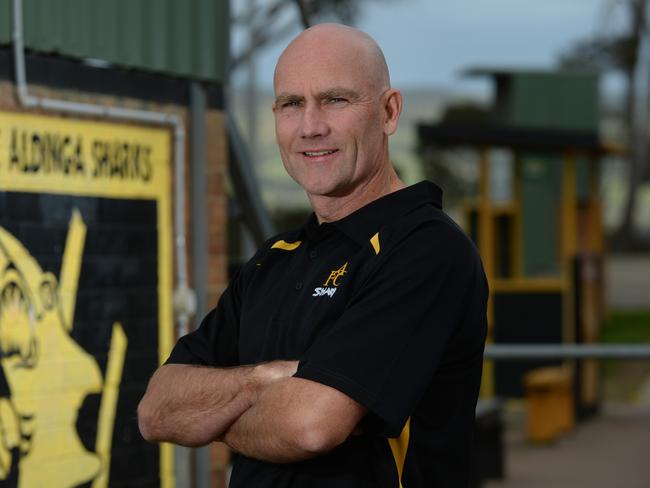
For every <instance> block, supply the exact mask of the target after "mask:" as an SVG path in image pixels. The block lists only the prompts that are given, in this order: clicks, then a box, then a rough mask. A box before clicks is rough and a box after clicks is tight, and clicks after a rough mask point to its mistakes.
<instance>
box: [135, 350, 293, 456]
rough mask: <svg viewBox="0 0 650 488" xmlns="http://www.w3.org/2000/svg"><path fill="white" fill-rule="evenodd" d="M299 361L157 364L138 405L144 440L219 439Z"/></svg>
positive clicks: (199, 441)
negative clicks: (236, 364) (231, 364)
mask: <svg viewBox="0 0 650 488" xmlns="http://www.w3.org/2000/svg"><path fill="white" fill-rule="evenodd" d="M296 367H297V362H295V361H274V362H272V363H265V364H260V365H255V366H240V367H236V368H208V367H202V366H192V365H184V364H168V365H164V366H162V367H160V368H159V369H158V370H157V371H156V372H155V373H154V375H153V377H152V378H151V380H150V382H149V385H148V386H147V391H146V393H145V395H144V397H143V398H142V400H141V401H140V404H139V405H138V425H139V427H140V432H141V433H142V436H143V437H144V438H145V439H146V440H148V441H168V442H174V443H176V444H180V445H183V446H201V445H204V444H207V443H209V442H212V441H214V440H216V439H218V438H219V437H220V436H221V435H222V434H223V433H224V432H225V430H226V429H227V428H228V427H229V426H230V425H231V424H232V423H233V422H234V421H235V420H236V419H237V418H238V417H239V416H240V415H242V413H244V412H245V411H246V410H247V409H249V408H250V407H251V406H252V405H253V404H254V403H255V402H256V400H257V398H258V396H259V395H260V393H261V392H262V391H263V390H264V389H265V388H267V387H269V386H270V385H272V384H273V383H275V382H277V381H279V380H280V379H283V378H287V377H289V376H291V375H292V374H293V373H295V371H296Z"/></svg>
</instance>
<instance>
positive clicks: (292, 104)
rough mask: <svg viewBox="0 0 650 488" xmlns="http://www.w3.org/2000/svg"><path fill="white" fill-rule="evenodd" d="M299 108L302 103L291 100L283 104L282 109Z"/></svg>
mask: <svg viewBox="0 0 650 488" xmlns="http://www.w3.org/2000/svg"><path fill="white" fill-rule="evenodd" d="M299 106H300V102H299V101H298V100H289V101H287V102H284V103H283V104H282V108H293V107H299Z"/></svg>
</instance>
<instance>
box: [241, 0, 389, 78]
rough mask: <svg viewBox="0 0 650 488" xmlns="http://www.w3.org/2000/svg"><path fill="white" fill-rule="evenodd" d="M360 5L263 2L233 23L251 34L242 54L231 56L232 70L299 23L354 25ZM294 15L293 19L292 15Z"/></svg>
mask: <svg viewBox="0 0 650 488" xmlns="http://www.w3.org/2000/svg"><path fill="white" fill-rule="evenodd" d="M375 1H381V0H375ZM361 3H362V2H361V1H359V0H356V1H355V0H269V1H266V2H263V5H260V7H259V8H255V9H249V10H248V11H246V12H244V13H243V14H242V15H240V16H238V17H236V18H234V19H233V25H235V26H246V28H247V29H248V30H249V31H250V35H249V39H250V42H249V43H248V45H247V46H246V47H244V48H243V49H242V50H241V51H240V52H237V53H233V54H232V56H231V61H230V68H231V69H236V68H237V67H238V66H240V65H242V64H243V63H245V62H246V61H247V60H248V59H249V58H250V57H251V56H252V55H253V54H254V53H255V52H256V51H257V50H259V49H261V48H263V47H264V46H266V45H268V44H270V43H272V42H273V41H275V40H278V39H282V38H283V37H285V36H286V35H287V34H289V33H291V32H292V31H294V30H295V28H296V23H297V21H299V22H300V24H302V26H303V27H305V28H307V27H309V26H310V25H312V24H314V23H315V22H317V21H322V20H328V19H329V20H335V21H339V22H343V23H344V24H351V23H353V22H354V21H355V20H356V19H357V18H358V15H359V13H360V11H361ZM291 11H293V12H294V15H291ZM296 15H297V17H298V18H296Z"/></svg>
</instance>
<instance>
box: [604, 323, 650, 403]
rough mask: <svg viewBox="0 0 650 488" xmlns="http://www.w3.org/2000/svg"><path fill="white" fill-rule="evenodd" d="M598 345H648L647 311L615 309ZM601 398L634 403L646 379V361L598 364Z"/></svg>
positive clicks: (648, 371)
mask: <svg viewBox="0 0 650 488" xmlns="http://www.w3.org/2000/svg"><path fill="white" fill-rule="evenodd" d="M601 342H602V343H608V344H617V343H618V344H621V343H623V344H643V343H646V344H650V310H630V311H624V310H615V311H612V312H610V314H609V316H608V317H607V320H606V321H605V323H604V324H603V328H602V329H601ZM601 373H602V379H603V385H602V386H603V393H604V395H603V397H604V398H605V399H606V400H610V401H615V402H621V401H622V402H632V403H636V402H638V401H640V400H641V398H640V397H639V394H640V388H641V387H642V385H643V384H644V382H645V381H647V380H648V378H650V360H633V361H632V360H629V361H626V360H610V361H603V362H602V369H601Z"/></svg>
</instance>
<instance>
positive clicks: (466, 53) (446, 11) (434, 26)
mask: <svg viewBox="0 0 650 488" xmlns="http://www.w3.org/2000/svg"><path fill="white" fill-rule="evenodd" d="M233 1H234V4H233V11H234V12H237V11H239V10H240V9H241V8H242V6H245V5H247V3H248V2H250V1H251V0H233ZM254 1H255V2H257V4H258V5H259V4H263V3H264V2H265V1H266V0H254ZM611 3H612V0H542V1H539V0H392V1H389V0H365V1H363V2H362V6H361V13H360V15H359V18H358V21H357V23H356V25H355V26H356V27H358V28H360V29H361V30H364V31H366V32H367V33H368V34H370V35H371V36H373V37H374V38H375V39H376V40H377V42H378V43H379V45H380V46H381V47H382V48H383V50H384V54H385V56H386V59H387V62H388V65H389V68H390V71H391V78H392V82H393V85H394V86H396V87H400V88H411V87H419V88H423V87H429V88H433V89H449V88H460V89H463V88H464V89H468V90H472V89H475V88H476V84H477V83H481V82H477V81H468V80H467V79H463V78H462V77H460V76H459V74H460V72H461V71H462V70H463V69H465V68H467V67H472V66H477V65H480V66H497V67H505V68H509V67H515V68H521V67H524V68H552V67H553V66H554V64H555V62H556V61H557V58H558V56H559V54H560V53H561V52H562V51H563V50H565V49H566V48H567V47H568V46H571V45H572V44H573V43H574V42H575V41H576V40H578V39H583V38H586V37H590V36H593V35H595V34H596V33H598V32H603V31H611V30H613V29H616V28H617V26H619V27H620V26H621V25H623V22H624V19H623V18H622V15H620V14H618V15H616V10H612V9H609V10H608V9H607V8H606V5H608V4H611ZM292 14H293V13H292ZM298 32H299V27H298V26H297V27H296V30H295V32H294V33H292V34H291V35H288V36H287V37H286V38H285V39H282V40H281V41H278V42H277V43H276V44H274V45H273V46H271V47H269V48H267V49H265V50H264V52H263V53H262V55H260V56H259V57H258V63H257V74H256V77H257V80H258V81H257V83H258V84H259V85H260V86H262V87H264V88H268V87H270V86H271V79H272V75H273V68H274V65H275V61H276V59H277V57H278V56H279V54H280V52H281V51H282V49H283V47H284V45H286V43H287V42H288V41H289V39H290V38H291V37H293V35H295V34H297V33H298ZM241 39H242V37H241V35H240V33H239V32H238V31H234V32H233V45H234V46H235V47H237V46H238V45H240V44H239V43H240V42H241ZM246 76H247V75H246V74H244V73H243V70H242V73H240V75H239V78H238V79H235V80H234V81H235V83H236V84H238V82H239V83H241V81H242V79H244V77H246ZM473 85H474V86H473ZM479 89H480V88H479Z"/></svg>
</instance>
